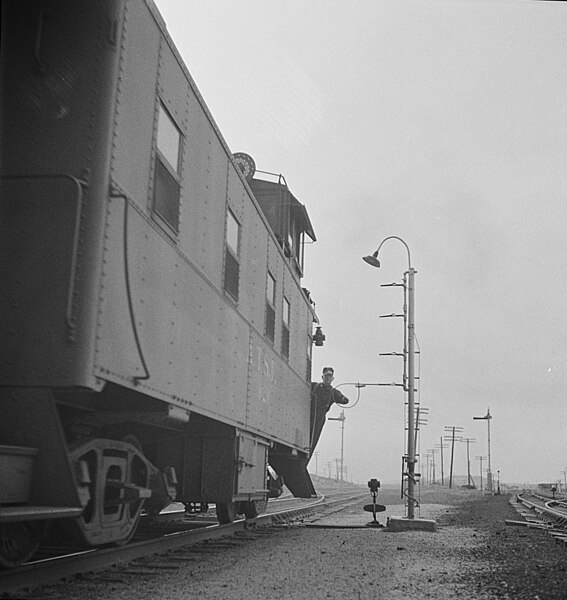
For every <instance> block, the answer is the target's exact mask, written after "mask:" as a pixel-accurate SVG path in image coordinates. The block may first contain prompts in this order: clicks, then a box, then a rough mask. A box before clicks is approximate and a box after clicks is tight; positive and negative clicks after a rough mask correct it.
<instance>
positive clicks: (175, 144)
mask: <svg viewBox="0 0 567 600" xmlns="http://www.w3.org/2000/svg"><path fill="white" fill-rule="evenodd" d="M180 144H181V133H180V132H179V129H178V128H177V125H176V124H175V123H174V122H173V119H172V118H171V117H170V116H169V113H168V112H167V111H166V110H165V108H164V107H163V106H162V105H161V104H160V105H159V116H158V137H157V147H158V150H159V151H160V152H161V153H162V155H163V157H164V158H165V159H166V160H167V162H168V163H169V166H170V167H171V168H172V169H173V170H174V171H175V172H176V173H177V172H178V171H179V147H180Z"/></svg>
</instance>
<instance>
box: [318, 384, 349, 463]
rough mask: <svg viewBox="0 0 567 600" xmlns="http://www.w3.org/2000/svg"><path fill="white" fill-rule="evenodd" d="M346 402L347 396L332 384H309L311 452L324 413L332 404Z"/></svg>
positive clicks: (319, 430) (320, 427)
mask: <svg viewBox="0 0 567 600" xmlns="http://www.w3.org/2000/svg"><path fill="white" fill-rule="evenodd" d="M335 403H336V404H348V398H347V397H346V396H344V395H343V394H342V393H341V392H339V390H337V389H336V388H334V387H333V386H332V385H326V384H324V383H313V384H311V443H310V444H309V445H310V448H311V453H313V450H315V446H316V445H317V442H318V441H319V437H320V436H321V431H322V430H323V425H324V424H325V415H326V414H327V413H328V412H329V409H330V408H331V406H332V405H333V404H335Z"/></svg>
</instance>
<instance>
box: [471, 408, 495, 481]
mask: <svg viewBox="0 0 567 600" xmlns="http://www.w3.org/2000/svg"><path fill="white" fill-rule="evenodd" d="M491 419H492V415H491V414H490V407H489V408H488V409H487V411H486V415H484V417H473V421H486V423H487V425H488V473H487V474H486V491H487V492H492V491H493V489H492V488H493V483H492V465H491V464H490V420H491Z"/></svg>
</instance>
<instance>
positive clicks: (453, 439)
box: [445, 426, 463, 489]
mask: <svg viewBox="0 0 567 600" xmlns="http://www.w3.org/2000/svg"><path fill="white" fill-rule="evenodd" d="M445 431H450V432H451V436H450V437H448V438H446V439H450V440H451V468H450V470H449V489H451V488H452V487H453V458H454V455H455V432H456V431H459V432H461V431H463V428H462V427H455V426H453V427H445Z"/></svg>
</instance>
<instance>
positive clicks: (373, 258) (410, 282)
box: [363, 235, 417, 519]
mask: <svg viewBox="0 0 567 600" xmlns="http://www.w3.org/2000/svg"><path fill="white" fill-rule="evenodd" d="M392 239H395V240H398V241H400V242H401V243H402V244H403V245H404V246H405V248H406V250H407V254H408V270H407V296H408V305H407V342H408V343H407V366H408V381H407V386H406V391H407V396H408V447H407V456H406V458H405V462H406V464H407V472H406V473H405V475H406V476H407V481H408V486H407V497H408V514H407V517H408V519H414V518H415V505H416V504H417V501H416V499H415V461H416V458H415V399H414V391H415V372H414V369H415V366H414V364H415V356H414V352H415V350H414V346H415V322H414V294H415V282H414V278H415V273H416V271H415V270H414V268H413V267H412V266H411V254H410V249H409V246H408V245H407V244H406V242H405V241H404V240H403V239H402V238H401V237H398V236H397V235H391V236H388V237H387V238H384V239H383V240H382V241H381V242H380V245H379V246H378V249H377V250H376V252H374V253H373V254H372V255H370V256H365V257H363V260H364V261H365V262H367V263H368V264H369V265H371V266H373V267H380V261H379V260H378V254H379V252H380V249H381V248H382V246H383V244H384V243H385V242H387V241H388V240H392ZM404 275H405V274H404Z"/></svg>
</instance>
